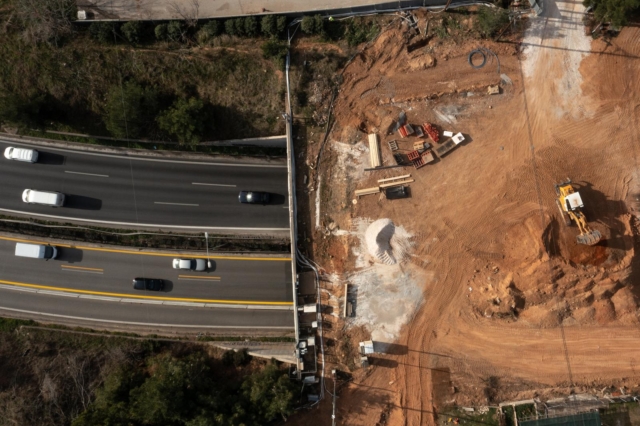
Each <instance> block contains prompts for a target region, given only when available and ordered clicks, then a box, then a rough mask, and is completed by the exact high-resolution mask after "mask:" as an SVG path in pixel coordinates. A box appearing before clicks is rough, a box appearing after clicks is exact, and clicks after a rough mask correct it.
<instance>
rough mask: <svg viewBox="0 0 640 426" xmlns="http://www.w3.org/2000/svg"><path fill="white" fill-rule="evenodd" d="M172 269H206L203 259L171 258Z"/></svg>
mask: <svg viewBox="0 0 640 426" xmlns="http://www.w3.org/2000/svg"><path fill="white" fill-rule="evenodd" d="M173 269H184V270H188V271H204V270H205V269H207V262H205V260H204V259H173Z"/></svg>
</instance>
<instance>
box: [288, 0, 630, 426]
mask: <svg viewBox="0 0 640 426" xmlns="http://www.w3.org/2000/svg"><path fill="white" fill-rule="evenodd" d="M580 8H581V5H578V4H577V3H564V2H556V3H553V2H551V3H550V4H549V8H548V11H547V13H548V16H549V18H548V19H546V20H545V19H542V18H541V19H539V20H537V21H534V22H532V23H531V25H532V26H533V27H532V28H533V30H529V38H528V39H525V41H526V42H527V43H528V44H529V45H530V47H528V48H527V49H525V50H524V51H523V52H521V45H520V43H518V41H517V40H516V39H515V38H514V39H513V40H512V41H509V40H506V41H503V42H501V43H495V42H491V41H482V42H480V41H477V40H462V41H457V42H453V41H452V40H448V41H444V42H441V41H438V40H436V39H434V40H431V41H430V42H429V43H428V44H427V45H426V46H425V47H423V48H420V49H416V50H415V51H413V52H411V53H408V52H407V48H406V46H407V42H406V40H407V31H408V30H407V28H406V25H400V24H398V25H396V26H395V27H391V28H389V29H387V30H386V31H384V32H383V33H382V34H381V35H380V36H379V38H378V39H377V40H376V41H375V42H374V43H373V44H372V45H371V46H369V47H367V48H365V49H364V50H363V51H362V53H361V54H359V55H358V56H357V57H356V58H355V59H354V60H353V61H352V62H351V63H350V64H349V65H348V66H347V67H346V69H345V71H344V80H343V83H342V86H341V87H340V93H339V96H338V98H337V100H336V104H335V109H334V114H335V117H336V125H335V126H334V127H333V130H332V132H331V134H330V138H329V142H328V143H327V147H326V148H325V149H326V150H327V152H326V153H325V155H324V157H323V162H324V163H323V164H324V166H322V167H321V168H320V170H319V176H320V177H321V179H323V189H322V191H321V199H320V205H321V206H322V208H321V223H322V226H323V229H321V230H324V227H325V226H326V225H327V224H328V223H330V222H335V223H337V224H338V226H339V227H341V228H343V229H349V228H350V226H351V224H352V220H353V219H356V218H372V219H377V218H390V219H392V220H393V221H394V223H396V224H397V225H402V226H404V227H405V228H406V229H407V230H409V231H410V232H411V233H412V234H413V235H414V237H413V242H414V249H413V258H412V262H413V263H414V264H416V265H417V266H419V267H421V268H423V269H424V270H425V271H426V272H428V273H429V276H430V277H433V279H429V280H425V284H424V303H423V304H422V306H421V308H420V309H419V311H418V312H417V313H416V315H415V316H414V317H413V319H412V321H411V322H410V323H409V324H407V325H406V326H405V327H404V329H403V332H402V334H401V336H399V339H398V341H397V342H396V345H395V346H394V347H395V349H394V350H393V351H391V352H392V353H389V354H382V355H376V357H375V358H376V359H379V360H380V361H378V362H373V363H372V364H374V365H373V366H372V367H370V368H369V369H368V370H367V371H363V370H358V371H356V372H354V374H353V379H352V381H351V382H349V383H347V384H344V385H343V388H342V390H341V392H340V398H339V399H338V415H337V417H338V419H339V422H338V424H348V425H377V424H386V425H394V426H395V425H421V424H434V423H435V421H436V417H437V413H439V412H442V411H443V410H446V409H447V407H449V406H451V405H452V404H457V405H462V404H474V405H487V404H489V403H495V402H498V401H503V400H508V399H515V398H530V397H533V396H540V397H544V396H548V395H567V394H568V393H569V392H570V391H576V392H593V393H596V392H601V391H602V388H603V387H604V386H607V387H609V386H615V387H622V386H624V387H627V388H629V389H634V388H635V389H636V390H638V387H640V371H639V370H638V365H637V360H638V348H640V345H639V344H638V338H640V327H639V326H640V323H639V321H638V297H639V296H640V284H639V282H640V276H639V271H640V260H639V258H638V256H635V248H636V245H637V244H638V241H639V240H638V235H639V233H638V219H637V218H636V215H637V210H638V208H640V204H639V201H640V198H639V195H638V194H640V190H639V184H638V176H637V175H636V170H638V166H639V162H638V150H639V145H638V142H639V136H638V131H639V130H640V126H639V123H638V120H639V117H640V80H639V79H638V77H637V76H638V73H639V72H640V69H639V64H640V62H639V58H640V43H638V41H640V28H638V27H637V26H636V27H629V28H625V29H623V31H622V32H621V33H620V35H619V36H618V37H617V38H615V39H612V40H611V41H603V40H595V41H592V42H589V41H588V40H587V41H586V46H587V48H586V49H584V48H583V46H584V45H585V40H584V39H581V38H580V37H579V34H577V33H576V31H575V29H576V28H577V29H578V30H579V31H582V30H581V26H580V25H579V24H576V26H575V27H571V28H573V32H571V30H570V31H568V32H566V33H563V31H565V30H566V28H568V27H567V26H566V25H567V22H566V21H570V20H574V21H577V22H579V19H580V16H581V15H580V10H582V9H580ZM566 11H569V14H568V17H563V15H562V14H563V13H565V12H566ZM571 11H574V12H573V13H571ZM561 17H563V18H564V21H562V20H561V19H559V18H561ZM423 18H424V16H422V19H421V24H420V26H421V27H422V28H424V20H423ZM574 23H575V22H574ZM535 26H538V27H535ZM556 26H562V28H560V27H556ZM536 28H537V29H536ZM559 28H560V29H559ZM535 31H537V33H536V32H535ZM532 33H533V35H534V37H532V36H531V34H532ZM536 34H537V35H538V36H540V37H541V38H539V39H538V42H535V41H534V42H532V40H534V39H535V35H536ZM589 45H590V47H589ZM480 46H482V47H486V48H489V49H491V50H492V51H493V52H495V53H496V54H497V55H498V57H499V59H500V67H501V73H504V74H506V75H507V76H508V77H509V78H510V79H511V80H512V84H508V83H505V82H501V79H500V76H499V74H498V73H497V72H496V64H495V62H494V63H489V62H488V63H487V65H485V67H484V68H482V69H479V70H476V69H473V68H471V67H470V66H469V65H468V63H467V54H468V52H469V51H470V50H472V49H474V48H477V47H480ZM582 56H583V57H582ZM533 59H535V60H533ZM580 60H581V62H580ZM578 64H579V68H578ZM498 83H500V84H501V94H500V95H498V96H489V95H486V88H487V86H488V85H492V84H498ZM580 89H581V90H580ZM469 95H472V96H469ZM402 110H404V111H406V113H407V115H408V121H409V122H410V123H412V124H420V123H422V122H425V121H429V122H431V123H436V125H437V126H438V127H439V128H440V129H441V130H455V131H460V132H462V133H463V134H464V135H465V136H466V137H467V141H466V142H465V143H463V144H462V145H461V146H459V147H458V148H456V149H455V150H454V151H452V152H451V153H450V154H448V155H447V156H445V157H444V158H443V159H441V160H440V161H438V162H436V163H434V164H429V165H427V166H426V167H424V168H422V169H419V170H415V169H413V168H410V169H409V168H406V169H385V170H379V171H371V172H359V173H356V172H354V168H357V167H355V166H354V165H353V164H352V163H348V164H340V162H339V161H337V159H338V157H339V156H338V154H337V150H338V149H339V147H338V143H342V144H349V145H352V146H354V147H358V146H364V144H365V142H366V134H367V133H370V132H376V133H378V134H379V135H380V137H381V151H382V158H383V165H392V164H394V162H393V158H392V156H391V153H390V151H389V149H388V146H387V141H389V140H394V139H395V140H398V141H399V144H400V148H401V151H400V152H404V153H406V152H408V151H410V150H411V146H412V143H413V142H414V141H416V140H418V139H417V138H407V139H401V138H400V137H399V136H398V134H397V133H390V132H389V131H390V130H392V129H393V126H394V125H395V120H396V118H397V116H398V114H399V113H400V111H402ZM447 121H450V122H447ZM316 152H317V150H316ZM311 154H313V155H311ZM309 158H312V159H315V153H310V155H309ZM361 160H362V161H364V162H365V163H367V164H368V161H369V159H368V153H366V152H365V154H364V155H363V156H362V158H361ZM367 167H368V166H367ZM406 173H411V175H412V178H413V179H415V182H414V183H412V184H411V197H410V198H408V199H404V200H393V201H388V200H386V199H384V197H377V196H375V195H371V196H366V197H363V198H360V199H359V200H358V202H357V204H353V203H352V202H351V200H352V199H353V198H355V197H354V194H353V191H354V190H355V189H360V188H368V187H371V186H375V183H376V180H378V179H383V178H387V177H391V176H397V175H401V174H406ZM328 177H330V178H328ZM567 177H570V178H571V179H572V180H573V182H574V183H575V185H576V188H577V189H578V190H579V191H580V193H581V195H582V198H583V200H584V202H585V205H586V215H587V218H588V220H589V221H590V224H591V226H592V227H593V228H595V229H597V230H599V231H600V232H601V233H602V234H603V236H604V238H603V241H602V242H601V243H599V244H598V245H596V246H593V247H589V246H581V245H578V244H576V242H575V236H576V235H577V229H576V227H575V226H571V227H565V225H564V224H563V223H562V220H561V219H560V218H559V217H558V213H557V209H556V205H555V192H554V189H553V185H554V184H555V183H558V182H560V181H562V180H564V179H566V178H567ZM311 195H312V196H314V194H311ZM312 204H313V202H312ZM307 220H311V221H312V222H313V221H314V219H313V218H311V219H307ZM318 237H319V238H318ZM355 244H356V241H355V239H354V238H353V237H350V236H346V237H338V236H330V237H327V236H326V233H325V236H324V237H323V236H322V234H321V233H320V232H318V233H317V235H316V238H315V239H314V248H313V252H314V253H315V258H316V260H317V261H318V262H319V263H321V264H323V265H324V267H325V268H326V271H327V272H329V273H337V274H340V273H343V272H345V271H349V270H352V269H353V260H354V259H353V254H352V252H351V250H350V249H349V247H353V246H354V245H355ZM332 321H333V322H336V320H335V318H334V319H332ZM328 333H329V335H331V334H332V333H333V334H334V335H336V336H338V335H340V325H334V326H333V327H332V330H330V331H329V332H328ZM348 333H349V332H347V334H346V336H349V334H348ZM364 337H365V336H363V335H362V333H358V336H357V339H361V338H364ZM353 340H354V341H353V342H352V343H353V344H357V340H356V338H354V339H353ZM330 352H331V351H330V350H329V353H330ZM328 362H329V367H328V370H327V371H330V369H331V368H335V367H336V366H337V368H344V363H341V362H340V359H339V357H336V358H334V359H328ZM328 383H331V381H330V380H329V381H328ZM311 415H313V418H314V424H330V397H328V398H327V400H325V402H324V403H323V404H321V405H320V407H319V411H317V412H316V411H314V412H313V414H311ZM308 418H309V417H308V415H307V416H305V415H302V416H300V417H299V418H298V419H295V418H294V419H292V421H293V423H294V424H302V422H305V421H308ZM296 422H300V423H296Z"/></svg>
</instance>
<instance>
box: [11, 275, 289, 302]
mask: <svg viewBox="0 0 640 426" xmlns="http://www.w3.org/2000/svg"><path fill="white" fill-rule="evenodd" d="M0 284H5V285H12V286H16V287H26V288H35V289H39V290H50V291H63V292H67V293H77V294H92V295H97V296H110V297H124V298H129V299H148V300H164V301H172V302H192V303H219V304H226V305H277V306H291V305H293V302H265V301H255V300H218V299H188V298H181V297H162V296H139V295H137V294H124V293H108V292H105V291H90V290H76V289H74V288H64V287H51V286H46V285H39V284H28V283H20V282H15V281H5V280H0Z"/></svg>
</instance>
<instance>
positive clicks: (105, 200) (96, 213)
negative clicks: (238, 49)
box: [0, 140, 289, 234]
mask: <svg viewBox="0 0 640 426" xmlns="http://www.w3.org/2000/svg"><path fill="white" fill-rule="evenodd" d="M7 146H17V147H28V148H34V149H37V150H38V152H39V153H40V155H39V159H38V163H36V164H30V163H25V162H20V161H10V160H7V159H5V158H4V157H1V158H0V161H1V162H2V167H0V179H1V180H2V185H1V186H0V212H5V213H6V214H12V213H13V214H23V215H28V216H31V217H39V218H42V219H47V220H53V221H60V220H72V221H75V222H82V223H90V224H95V225H102V226H110V227H118V226H125V227H130V226H135V227H136V228H154V229H159V228H160V229H169V230H172V229H173V230H175V229H183V230H191V231H193V230H198V231H212V232H225V233H234V232H244V233H247V232H249V233H260V234H269V233H271V234H277V233H283V232H288V229H289V211H288V203H287V199H288V197H287V168H286V165H283V164H260V163H255V164H243V163H231V162H228V163H223V162H214V161H200V162H197V161H189V160H168V159H160V158H153V157H131V156H120V155H111V154H101V153H94V152H83V151H74V150H67V149H60V148H49V147H40V146H35V145H33V146H32V145H29V144H22V143H21V144H17V143H14V142H6V141H1V140H0V150H2V152H4V149H5V148H6V147H7ZM25 189H39V190H43V191H56V192H61V193H64V194H65V195H66V201H65V205H64V207H58V208H54V207H48V206H40V205H35V204H27V203H24V202H23V201H22V192H23V191H24V190H25ZM241 190H250V191H265V192H269V193H270V194H272V199H273V201H272V202H271V203H270V204H269V205H266V206H263V205H246V204H240V203H239V202H238V193H239V191H241Z"/></svg>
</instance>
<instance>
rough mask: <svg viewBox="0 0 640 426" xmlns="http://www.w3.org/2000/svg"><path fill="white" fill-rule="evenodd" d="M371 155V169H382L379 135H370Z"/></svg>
mask: <svg viewBox="0 0 640 426" xmlns="http://www.w3.org/2000/svg"><path fill="white" fill-rule="evenodd" d="M369 155H370V156H371V167H373V168H376V167H380V165H381V162H380V144H379V143H378V135H377V134H375V133H371V134H369Z"/></svg>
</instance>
